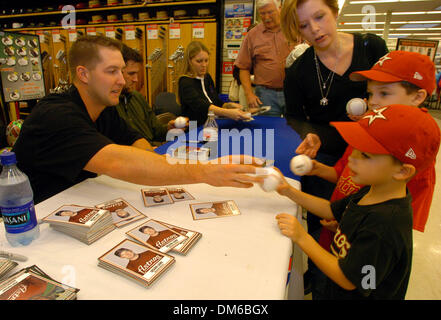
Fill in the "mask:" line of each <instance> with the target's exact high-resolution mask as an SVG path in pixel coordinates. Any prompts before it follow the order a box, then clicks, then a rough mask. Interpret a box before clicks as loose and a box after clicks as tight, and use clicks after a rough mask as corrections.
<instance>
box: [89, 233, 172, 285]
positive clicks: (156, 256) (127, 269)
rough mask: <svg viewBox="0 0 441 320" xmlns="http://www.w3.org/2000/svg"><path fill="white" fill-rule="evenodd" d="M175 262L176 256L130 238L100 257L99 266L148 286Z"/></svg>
mask: <svg viewBox="0 0 441 320" xmlns="http://www.w3.org/2000/svg"><path fill="white" fill-rule="evenodd" d="M174 262H175V258H174V257H172V256H170V255H168V254H165V253H163V252H160V251H158V250H154V249H152V248H150V247H147V246H144V245H142V244H139V243H137V242H135V241H132V240H129V239H126V240H123V241H122V242H120V243H119V244H117V245H116V246H115V247H113V248H112V249H110V250H109V251H108V252H106V253H105V254H103V255H102V256H101V257H99V258H98V266H100V267H102V268H104V269H106V270H109V271H112V272H114V273H116V274H119V275H121V276H124V277H126V278H128V279H131V280H135V281H137V282H138V283H141V284H143V285H144V286H147V287H148V286H150V285H151V284H152V283H153V282H154V281H155V280H156V279H157V278H158V277H159V276H160V275H161V274H163V273H164V272H165V271H167V270H168V269H169V268H170V266H171V265H172V264H173V263H174Z"/></svg>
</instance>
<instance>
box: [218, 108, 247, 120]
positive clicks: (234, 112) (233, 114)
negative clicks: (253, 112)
mask: <svg viewBox="0 0 441 320" xmlns="http://www.w3.org/2000/svg"><path fill="white" fill-rule="evenodd" d="M224 114H225V116H226V117H227V118H230V119H233V120H236V121H239V120H249V119H250V113H249V112H244V111H242V110H241V109H226V110H225V113H224Z"/></svg>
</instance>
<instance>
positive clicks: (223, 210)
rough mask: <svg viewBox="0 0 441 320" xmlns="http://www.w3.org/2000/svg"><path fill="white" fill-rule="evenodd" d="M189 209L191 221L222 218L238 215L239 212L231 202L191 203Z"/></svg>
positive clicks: (234, 203)
mask: <svg viewBox="0 0 441 320" xmlns="http://www.w3.org/2000/svg"><path fill="white" fill-rule="evenodd" d="M190 209H191V214H192V215H193V220H204V219H212V218H222V217H229V216H237V215H239V214H240V210H239V208H238V207H237V205H236V202H234V201H233V200H225V201H215V202H203V203H192V204H190Z"/></svg>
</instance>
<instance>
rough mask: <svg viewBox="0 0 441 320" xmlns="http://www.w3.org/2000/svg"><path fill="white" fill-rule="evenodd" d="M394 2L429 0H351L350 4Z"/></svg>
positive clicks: (423, 0) (421, 0)
mask: <svg viewBox="0 0 441 320" xmlns="http://www.w3.org/2000/svg"><path fill="white" fill-rule="evenodd" d="M394 2H427V0H362V1H351V2H349V4H379V3H394Z"/></svg>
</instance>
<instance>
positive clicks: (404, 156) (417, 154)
mask: <svg viewBox="0 0 441 320" xmlns="http://www.w3.org/2000/svg"><path fill="white" fill-rule="evenodd" d="M331 124H332V125H333V126H334V127H335V128H336V129H337V130H338V132H339V133H340V134H341V136H342V137H343V139H345V141H346V142H347V143H348V144H349V145H350V146H352V147H354V148H355V149H358V150H360V151H363V152H369V153H373V154H390V155H392V156H394V157H395V158H397V159H398V160H400V161H401V162H402V163H406V164H411V165H413V166H414V167H415V168H416V170H417V172H419V171H421V170H423V169H425V168H427V167H428V166H430V165H432V164H433V163H434V162H435V160H436V155H437V154H438V149H439V145H440V136H441V133H440V129H439V127H438V125H437V123H436V122H435V120H434V119H433V118H432V117H431V116H430V115H429V114H428V113H427V109H425V108H421V109H420V108H416V107H411V106H406V105H399V104H395V105H390V106H385V107H382V108H377V109H375V110H372V111H370V112H368V113H367V114H366V115H365V116H364V117H363V118H361V119H360V120H359V121H357V122H331Z"/></svg>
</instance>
